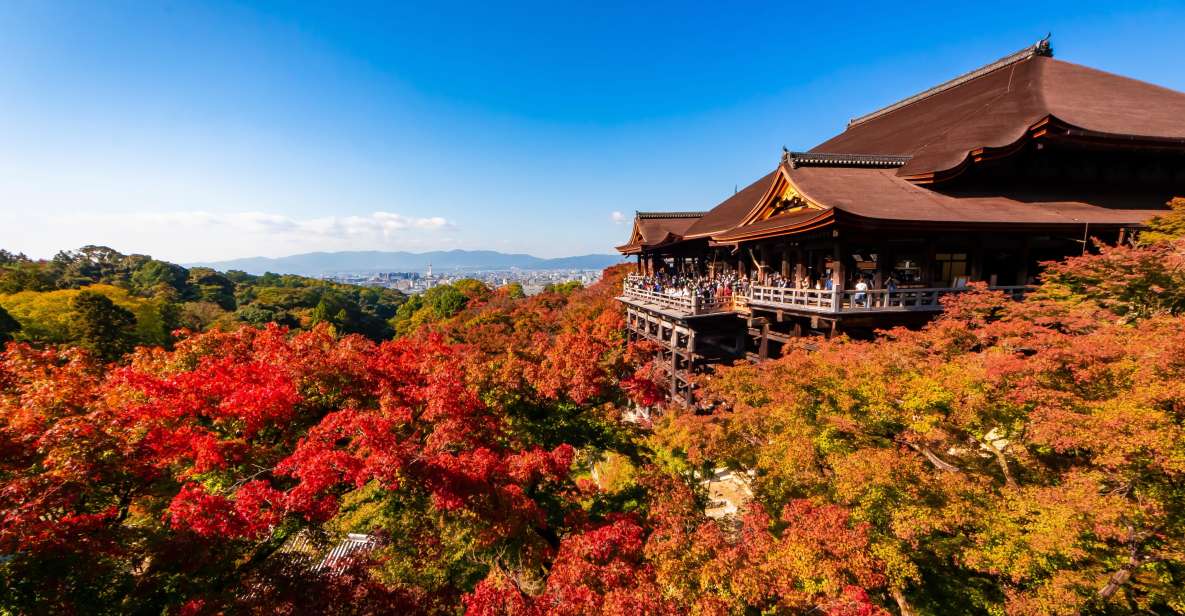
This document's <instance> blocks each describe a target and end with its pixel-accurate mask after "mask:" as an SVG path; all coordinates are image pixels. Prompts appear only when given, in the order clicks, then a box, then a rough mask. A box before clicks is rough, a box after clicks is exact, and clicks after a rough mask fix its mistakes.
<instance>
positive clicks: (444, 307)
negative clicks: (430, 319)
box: [424, 285, 469, 319]
mask: <svg viewBox="0 0 1185 616" xmlns="http://www.w3.org/2000/svg"><path fill="white" fill-rule="evenodd" d="M467 304H469V298H468V297H467V296H466V295H465V294H464V293H462V292H461V291H460V290H458V289H457V288H456V287H454V286H452V285H441V286H439V287H432V288H431V289H428V290H427V291H424V305H425V306H426V307H427V308H428V309H429V310H431V311H432V315H433V316H434V317H436V318H437V319H447V318H449V317H451V316H453V315H455V314H457V313H458V312H461V310H464V308H465V306H466V305H467Z"/></svg>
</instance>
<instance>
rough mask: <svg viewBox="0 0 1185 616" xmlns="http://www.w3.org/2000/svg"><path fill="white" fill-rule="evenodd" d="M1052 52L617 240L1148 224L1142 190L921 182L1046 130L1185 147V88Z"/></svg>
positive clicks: (860, 122) (865, 120)
mask: <svg viewBox="0 0 1185 616" xmlns="http://www.w3.org/2000/svg"><path fill="white" fill-rule="evenodd" d="M1051 56H1052V52H1051V51H1050V50H1049V47H1048V44H1047V43H1046V42H1045V41H1042V42H1040V43H1038V44H1037V45H1034V46H1033V47H1031V48H1028V49H1025V50H1022V51H1020V52H1017V53H1015V54H1012V55H1011V56H1007V57H1005V58H1002V59H1000V60H998V61H996V62H993V63H991V64H989V65H987V66H984V67H982V68H980V69H977V70H974V71H971V72H970V73H967V74H964V75H961V76H959V77H956V78H955V79H952V80H950V81H947V82H945V83H943V84H940V85H938V86H936V87H934V88H931V89H930V90H927V91H925V92H922V93H921V94H917V95H914V96H911V97H909V98H906V99H904V100H902V101H900V102H897V103H894V104H892V105H889V106H888V107H885V108H883V109H880V110H878V111H875V112H872V113H870V114H868V115H865V116H862V117H860V118H857V119H855V120H852V122H851V123H849V125H848V127H847V128H846V130H844V132H842V133H840V134H839V135H836V136H835V137H833V138H831V139H829V140H827V141H825V142H823V143H822V144H820V145H818V146H816V147H815V148H813V149H812V150H810V151H809V152H794V153H792V152H786V153H785V154H784V155H783V158H782V164H780V165H779V166H778V168H776V169H775V170H774V171H772V172H770V173H768V174H766V175H765V176H763V177H762V178H760V179H758V180H757V181H755V182H753V183H752V184H750V185H749V186H747V187H745V188H744V189H742V190H740V191H739V192H737V193H736V194H734V195H732V196H731V197H729V198H728V199H726V200H724V201H723V202H721V203H720V204H719V205H717V206H716V207H714V208H713V209H712V210H710V211H708V212H706V213H703V214H702V215H700V214H699V213H687V212H684V213H675V214H670V215H669V216H670V218H666V219H660V218H657V217H656V215H654V214H643V213H639V215H638V219H637V220H636V221H635V225H634V234H633V235H632V236H631V240H630V243H629V244H627V245H625V246H622V247H619V248H618V250H621V251H622V252H627V253H632V252H638V251H640V250H642V249H645V248H651V247H657V246H662V245H666V244H670V243H674V242H678V241H681V240H691V239H708V240H709V241H710V242H712V243H719V244H735V243H739V242H743V241H749V240H753V239H759V238H763V237H770V236H776V235H783V234H788V233H796V232H801V231H806V230H811V229H816V228H819V227H820V226H822V225H826V224H831V223H832V222H834V221H836V220H839V219H843V220H846V221H849V222H855V223H862V224H873V225H892V224H900V223H908V222H910V221H914V222H918V221H924V222H927V223H938V224H941V225H943V226H945V227H967V226H978V227H980V228H984V227H991V226H993V225H1017V224H1022V225H1026V226H1042V227H1043V226H1051V227H1052V226H1068V225H1073V226H1077V225H1083V224H1090V225H1104V226H1132V225H1138V224H1141V223H1143V222H1145V221H1147V220H1148V219H1149V218H1151V217H1152V216H1154V215H1156V214H1157V213H1158V212H1159V211H1160V209H1161V206H1162V205H1163V204H1161V203H1149V202H1148V200H1147V198H1144V200H1142V201H1141V200H1140V199H1139V198H1129V199H1127V200H1122V199H1121V200H1119V201H1118V202H1116V201H1115V200H1114V199H1109V200H1108V202H1107V203H1105V204H1101V202H1100V203H1096V202H1087V201H1084V200H1082V198H1081V197H1077V198H1072V197H1059V196H1053V195H1052V194H1043V195H1034V194H1018V193H1016V192H1015V191H1009V190H1006V189H1005V187H1001V189H1000V190H999V191H993V194H986V195H985V194H979V195H965V194H964V195H957V194H950V193H948V192H940V191H937V190H931V189H930V188H927V187H926V186H924V185H922V184H926V183H929V182H933V181H937V180H936V177H937V176H941V177H942V178H946V177H952V176H953V174H956V173H957V172H958V171H960V170H962V169H965V168H966V165H968V164H969V161H971V160H973V159H975V157H977V156H981V155H983V154H984V153H986V152H990V151H992V150H996V149H998V148H1009V147H1010V146H1016V145H1019V144H1021V143H1022V142H1023V141H1024V140H1026V139H1029V138H1037V137H1043V136H1046V135H1048V136H1052V137H1062V136H1068V137H1071V138H1087V139H1091V140H1093V141H1094V142H1095V143H1099V142H1110V143H1116V142H1118V143H1120V144H1123V146H1128V145H1138V146H1147V145H1151V146H1155V147H1157V148H1165V147H1167V148H1171V149H1174V150H1178V151H1180V152H1182V153H1185V93H1182V92H1176V91H1173V90H1168V89H1166V88H1162V87H1159V86H1155V85H1152V84H1148V83H1145V82H1141V81H1137V80H1134V79H1129V78H1127V77H1121V76H1119V75H1113V74H1111V73H1106V72H1103V71H1098V70H1095V69H1092V68H1087V67H1084V66H1079V65H1077V64H1072V63H1069V62H1062V61H1060V60H1054V59H1053V58H1052V57H1051ZM787 191H789V192H787ZM787 194H791V195H796V197H797V198H799V199H801V200H802V201H803V202H805V203H806V204H807V205H809V206H810V207H809V208H807V209H805V210H797V211H792V212H790V213H781V214H779V213H778V210H777V208H774V207H773V206H774V205H776V204H777V203H778V202H780V201H781V200H782V199H783V197H784V195H787ZM693 214H694V215H695V216H694V217H692V215H693ZM676 221H677V222H676Z"/></svg>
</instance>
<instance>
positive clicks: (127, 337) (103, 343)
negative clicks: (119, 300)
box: [70, 291, 136, 361]
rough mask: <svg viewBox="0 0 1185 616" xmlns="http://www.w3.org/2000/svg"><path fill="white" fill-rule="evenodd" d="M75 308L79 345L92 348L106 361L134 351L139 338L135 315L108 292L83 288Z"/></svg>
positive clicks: (76, 300) (73, 301)
mask: <svg viewBox="0 0 1185 616" xmlns="http://www.w3.org/2000/svg"><path fill="white" fill-rule="evenodd" d="M70 305H71V307H72V308H73V309H74V317H75V321H74V324H73V327H74V328H75V330H76V332H77V336H78V342H79V346H82V347H84V348H87V349H90V350H91V351H93V352H94V353H95V354H96V355H98V356H99V357H102V358H103V359H104V360H107V361H113V360H116V359H119V358H120V357H122V356H123V355H124V353H127V352H128V351H131V350H132V347H133V345H134V342H135V338H136V332H135V327H136V316H135V315H134V314H132V312H131V311H130V310H128V309H126V308H122V307H120V306H117V305H115V302H113V301H111V300H110V299H109V298H108V297H107V296H106V295H102V294H99V293H94V292H92V291H82V292H80V293H79V294H78V295H76V296H75V297H74V299H73V300H72V301H71V302H70Z"/></svg>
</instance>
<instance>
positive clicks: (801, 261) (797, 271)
mask: <svg viewBox="0 0 1185 616" xmlns="http://www.w3.org/2000/svg"><path fill="white" fill-rule="evenodd" d="M794 252H795V260H796V261H797V263H796V264H795V266H794V284H795V286H797V285H798V281H799V280H802V279H803V278H806V252H805V251H803V249H802V244H799V245H798V246H795V247H794Z"/></svg>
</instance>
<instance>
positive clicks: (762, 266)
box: [753, 244, 769, 282]
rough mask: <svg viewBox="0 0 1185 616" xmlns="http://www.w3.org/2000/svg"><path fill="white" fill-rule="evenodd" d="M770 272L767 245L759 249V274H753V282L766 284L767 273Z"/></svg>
mask: <svg viewBox="0 0 1185 616" xmlns="http://www.w3.org/2000/svg"><path fill="white" fill-rule="evenodd" d="M767 271H769V256H768V255H767V251H766V249H765V244H762V245H760V246H758V247H757V273H755V274H753V281H754V282H757V281H758V279H760V281H761V282H765V273H766V272H767Z"/></svg>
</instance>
